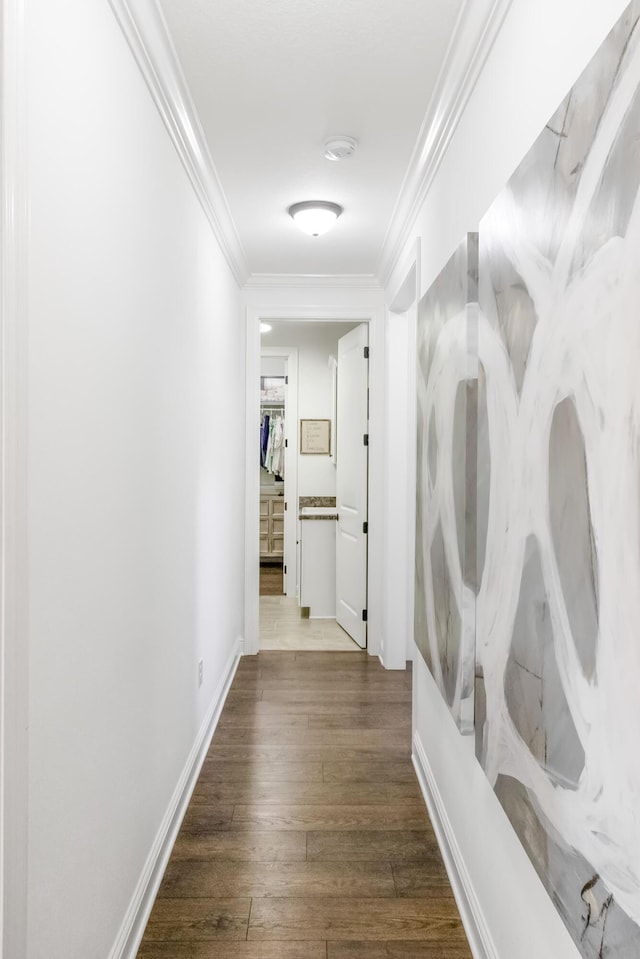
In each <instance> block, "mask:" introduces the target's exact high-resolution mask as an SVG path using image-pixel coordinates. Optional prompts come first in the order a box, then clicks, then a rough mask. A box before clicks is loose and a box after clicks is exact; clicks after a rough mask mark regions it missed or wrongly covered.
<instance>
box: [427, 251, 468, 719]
mask: <svg viewBox="0 0 640 959" xmlns="http://www.w3.org/2000/svg"><path fill="white" fill-rule="evenodd" d="M477 290H478V237H477V234H470V235H469V236H467V237H466V238H465V240H464V242H463V243H462V244H461V245H460V247H459V248H458V250H457V251H456V252H455V253H454V255H453V256H452V257H451V259H450V260H449V262H448V263H447V265H446V266H445V268H444V269H443V270H442V272H441V273H440V275H439V276H438V278H437V279H436V280H435V282H434V284H433V286H432V287H431V289H430V290H429V292H428V293H427V294H426V295H425V296H424V297H423V299H422V301H421V302H420V305H419V310H418V323H417V394H418V396H417V400H418V405H417V473H418V475H417V501H416V582H415V606H414V636H415V641H416V644H417V646H418V649H419V650H420V652H421V654H422V656H423V657H424V659H425V661H426V663H427V666H428V667H429V669H430V671H431V673H432V675H433V677H434V679H435V681H436V683H437V685H438V688H439V689H440V691H441V693H442V695H443V697H444V699H445V700H446V702H447V704H448V706H449V708H450V710H451V712H452V714H453V717H454V719H455V720H456V723H457V724H458V728H459V729H460V730H461V731H462V732H463V733H471V732H472V731H473V728H474V727H473V718H474V706H473V696H474V674H475V602H476V581H475V566H476V545H475V524H474V521H473V518H474V515H475V485H476V475H475V446H473V445H472V446H470V444H474V443H475V426H474V427H473V428H471V424H475V396H476V371H475V369H471V370H470V366H469V357H470V355H471V353H472V352H474V347H473V344H472V342H471V341H472V339H473V330H474V329H475V326H474V324H475V314H476V313H477V299H478V293H477Z"/></svg>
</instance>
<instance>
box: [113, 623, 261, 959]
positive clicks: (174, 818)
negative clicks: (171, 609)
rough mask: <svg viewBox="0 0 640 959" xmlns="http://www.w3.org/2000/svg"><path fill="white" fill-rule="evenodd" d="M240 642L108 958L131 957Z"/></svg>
mask: <svg viewBox="0 0 640 959" xmlns="http://www.w3.org/2000/svg"><path fill="white" fill-rule="evenodd" d="M242 643H243V641H242V638H241V637H238V638H237V639H236V641H235V643H234V646H233V649H232V651H231V655H230V656H229V659H228V660H227V663H226V665H225V669H224V672H223V675H222V678H221V679H220V682H219V683H218V686H217V687H216V691H215V693H214V695H213V700H212V702H211V705H210V707H209V709H208V711H207V714H206V716H205V718H204V721H203V723H202V725H201V727H200V729H199V731H198V735H197V736H196V741H195V743H194V744H193V748H192V749H191V752H190V753H189V758H188V759H187V762H186V764H185V766H184V769H183V770H182V774H181V775H180V778H179V780H178V783H177V785H176V788H175V790H174V792H173V796H172V797H171V800H170V802H169V806H168V808H167V811H166V813H165V815H164V818H163V820H162V823H161V824H160V828H159V830H158V832H157V835H156V838H155V840H154V843H153V846H152V847H151V851H150V853H149V856H148V857H147V861H146V863H145V864H144V868H143V870H142V873H141V875H140V879H139V880H138V884H137V886H136V889H135V891H134V894H133V897H132V899H131V902H130V904H129V908H128V909H127V912H126V915H125V917H124V920H123V923H122V926H121V927H120V932H119V933H118V936H117V938H116V941H115V943H114V945H113V948H112V949H111V952H110V953H109V959H135V955H136V953H137V951H138V947H139V945H140V942H141V940H142V936H143V935H144V930H145V927H146V925H147V921H148V919H149V915H150V913H151V909H152V908H153V903H154V900H155V898H156V896H157V894H158V889H159V888H160V883H161V882H162V877H163V875H164V871H165V869H166V868H167V863H168V862H169V857H170V856H171V850H172V849H173V845H174V843H175V841H176V838H177V835H178V832H179V830H180V825H181V823H182V820H183V818H184V814H185V813H186V811H187V807H188V805H189V801H190V799H191V795H192V793H193V790H194V788H195V785H196V782H197V780H198V776H199V775H200V769H201V768H202V764H203V762H204V759H205V756H206V755H207V750H208V749H209V744H210V743H211V740H212V738H213V734H214V732H215V731H216V726H217V725H218V720H219V719H220V714H221V712H222V708H223V706H224V703H225V700H226V698H227V693H228V692H229V689H230V687H231V683H232V682H233V679H234V676H235V674H236V670H237V668H238V663H239V662H240V651H241V648H242Z"/></svg>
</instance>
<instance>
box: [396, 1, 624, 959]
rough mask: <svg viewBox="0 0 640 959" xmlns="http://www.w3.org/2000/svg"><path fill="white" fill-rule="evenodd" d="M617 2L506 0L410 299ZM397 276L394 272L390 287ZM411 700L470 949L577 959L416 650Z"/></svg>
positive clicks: (450, 159) (514, 161)
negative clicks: (468, 931)
mask: <svg viewBox="0 0 640 959" xmlns="http://www.w3.org/2000/svg"><path fill="white" fill-rule="evenodd" d="M625 6H626V3H625V2H624V0H594V3H592V4H589V5H588V6H585V4H584V3H582V2H580V0H542V2H539V3H535V4H532V3H531V2H529V0H513V3H512V5H511V7H510V10H509V12H508V14H507V16H506V18H505V21H504V24H503V27H502V30H501V32H500V34H499V36H498V38H497V40H496V42H495V44H494V46H493V49H492V51H491V53H490V55H489V58H488V60H487V63H486V65H485V67H484V70H483V72H482V74H481V76H480V79H479V81H478V83H477V85H476V87H475V89H474V91H473V93H472V95H471V97H470V99H469V102H468V105H467V107H466V110H465V112H464V115H463V116H462V118H461V121H460V123H459V125H458V127H457V130H456V132H455V134H454V136H453V138H452V140H451V142H450V144H449V147H448V150H447V152H446V154H445V156H444V159H443V162H442V164H441V166H440V168H439V170H438V173H437V175H436V177H435V179H434V181H433V183H432V186H431V188H430V190H429V193H428V195H427V197H426V199H425V201H424V204H423V206H422V208H421V210H420V212H419V215H418V217H417V220H416V223H415V227H414V230H413V232H412V235H411V237H410V239H409V240H408V243H407V248H406V249H405V251H404V253H403V257H404V258H406V257H407V256H408V255H409V252H410V247H411V246H413V244H415V241H416V240H417V239H419V240H420V243H421V262H420V274H421V283H420V290H419V296H422V295H423V294H424V293H425V292H426V291H427V290H428V288H429V286H430V285H431V283H432V281H433V279H434V278H435V277H436V276H437V274H438V272H439V271H440V269H441V268H442V267H443V265H444V264H445V263H446V261H447V259H448V258H449V256H450V255H451V253H452V252H453V250H454V249H455V247H456V246H457V244H458V243H459V241H460V240H461V238H462V237H463V235H464V234H465V233H466V232H467V231H469V230H474V229H477V226H478V221H479V219H480V218H481V217H482V215H483V214H484V212H485V211H486V209H487V208H488V207H489V205H490V204H491V202H492V200H493V199H494V197H495V196H496V195H497V193H498V192H499V191H500V189H501V188H502V187H503V186H504V184H505V183H506V181H507V180H508V178H509V176H510V175H511V173H512V172H513V170H514V169H515V167H516V166H517V165H518V163H519V162H520V160H521V159H522V158H523V156H524V155H525V153H526V152H527V150H528V148H529V147H530V146H531V144H532V143H533V141H534V140H535V138H536V137H537V135H538V134H539V132H540V130H541V129H542V127H543V126H544V124H545V123H546V122H547V120H548V119H549V117H550V116H551V114H552V113H553V111H554V110H555V109H556V107H557V106H558V104H559V103H560V102H561V100H562V99H563V97H564V96H565V95H566V93H567V91H568V89H569V88H570V86H571V84H572V83H573V82H574V80H575V79H576V78H577V76H578V75H579V74H580V72H581V71H582V69H583V68H584V67H585V66H586V64H587V63H588V61H589V59H590V58H591V56H592V55H593V54H594V52H595V51H596V49H597V48H598V46H599V45H600V43H601V42H602V40H603V39H604V37H605V36H606V34H607V32H608V31H609V29H610V28H611V26H612V25H613V24H614V22H615V21H616V19H617V18H618V16H619V15H620V13H621V12H622V10H623V9H624V8H625ZM401 281H402V277H401V276H400V268H398V270H397V271H396V275H395V276H394V277H392V280H391V283H390V287H394V286H397V285H398V284H399V283H400V282H401ZM395 320H396V318H395V317H391V319H390V320H389V322H390V323H394V322H395ZM396 358H397V357H396ZM401 375H402V374H401V373H400V372H399V371H396V376H397V377H398V378H400V377H401ZM390 389H393V385H392V384H390ZM391 409H392V408H391V407H389V414H388V415H390V413H391ZM412 442H413V441H412ZM391 561H393V558H391ZM414 697H415V702H414V751H415V757H416V761H417V763H418V766H419V768H420V771H421V774H422V775H423V777H424V782H425V790H426V792H427V794H428V796H429V802H430V804H431V808H432V811H433V813H434V815H435V818H436V823H437V824H438V823H439V828H440V829H441V838H443V841H444V842H445V849H446V850H447V854H448V855H449V856H450V866H451V871H452V876H453V878H454V882H455V884H456V886H457V889H458V892H459V894H460V895H461V900H460V902H461V905H462V910H463V915H464V916H465V917H466V918H467V920H468V921H469V923H470V925H469V928H470V929H471V930H472V931H473V930H475V934H472V945H473V948H474V955H475V956H483V957H484V956H491V957H499V959H513V957H514V956H517V957H518V959H533V957H538V956H541V955H545V956H553V957H554V959H569V957H573V959H575V957H576V956H577V955H578V952H577V950H576V947H575V946H574V944H573V942H572V941H571V939H570V937H569V934H568V933H567V931H566V929H565V928H564V925H563V923H562V921H561V920H560V918H559V915H558V913H557V912H556V910H555V908H554V907H553V905H552V903H551V900H550V899H549V897H548V896H547V894H546V892H545V891H544V889H543V887H542V885H541V883H540V882H539V880H538V879H537V876H536V874H535V872H534V870H533V867H532V866H531V865H530V863H529V860H528V859H527V857H526V855H525V854H524V852H523V850H522V847H521V846H520V844H519V842H518V840H517V839H516V837H515V834H514V833H513V830H512V829H511V827H510V826H509V824H508V822H507V820H506V817H505V815H504V813H503V811H502V808H501V807H500V805H499V803H498V802H497V800H496V798H495V796H494V794H493V792H492V790H491V789H490V787H489V784H488V781H487V779H486V777H485V776H484V774H483V773H482V771H481V769H480V767H479V765H478V763H477V762H476V760H475V758H474V755H473V749H472V746H471V741H470V740H466V741H465V740H463V739H462V738H461V737H460V736H459V734H458V732H457V730H456V728H455V726H454V724H453V722H452V721H451V720H450V717H449V716H448V714H447V710H446V708H443V704H442V703H441V702H440V700H439V697H438V693H437V689H436V687H435V685H434V683H433V681H432V680H431V677H430V675H429V673H428V671H427V669H426V667H425V666H424V663H423V662H422V660H421V658H420V656H419V654H417V653H416V657H415V674H414Z"/></svg>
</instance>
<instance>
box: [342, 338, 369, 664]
mask: <svg viewBox="0 0 640 959" xmlns="http://www.w3.org/2000/svg"><path fill="white" fill-rule="evenodd" d="M368 339H369V330H368V326H367V324H366V323H361V324H360V326H357V327H356V328H355V329H353V330H351V332H350V333H347V334H346V336H343V337H342V338H341V339H340V340H339V342H338V399H337V417H336V431H337V433H336V465H337V470H336V473H337V475H336V505H337V510H338V528H337V530H336V620H337V622H338V623H339V625H340V626H342V628H343V629H344V630H345V631H346V632H347V633H349V635H350V636H351V637H352V638H353V639H354V640H355V641H356V643H357V644H358V645H359V646H361V647H362V648H363V649H364V648H365V647H366V645H367V623H366V615H367V614H366V610H367V534H366V532H365V529H366V526H365V523H366V522H367V505H368V502H367V500H368V497H367V487H368V459H369V458H368V432H369V413H368V395H367V389H368V383H369V360H368Z"/></svg>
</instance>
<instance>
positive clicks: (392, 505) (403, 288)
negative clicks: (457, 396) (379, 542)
mask: <svg viewBox="0 0 640 959" xmlns="http://www.w3.org/2000/svg"><path fill="white" fill-rule="evenodd" d="M420 250H421V241H420V238H419V237H418V238H417V239H416V240H415V242H414V243H413V244H411V246H410V248H409V249H408V250H407V251H406V252H405V254H404V255H403V256H402V258H401V260H400V262H399V264H398V265H397V267H396V269H395V271H394V276H393V278H392V282H391V284H390V287H389V296H388V299H389V304H390V305H389V313H388V315H387V318H386V322H387V324H388V331H387V332H388V336H389V337H392V336H393V334H394V326H396V325H397V326H400V324H404V327H405V328H404V329H403V330H402V332H401V335H402V336H403V337H404V338H405V341H406V350H405V357H404V361H403V366H404V377H403V382H402V383H399V384H398V386H397V389H402V390H403V391H404V396H405V402H406V406H405V414H406V424H407V432H406V448H405V450H404V455H400V456H398V455H397V454H396V455H395V456H393V455H391V453H390V451H387V453H386V456H385V461H386V462H387V463H390V462H393V463H395V464H396V473H397V474H398V475H397V476H396V477H395V481H394V478H393V475H390V476H389V479H388V482H387V498H386V504H385V505H386V509H387V511H388V513H387V524H388V526H387V528H388V529H390V530H393V529H394V527H395V528H396V531H395V535H394V536H393V537H392V540H396V542H397V544H398V549H397V553H398V555H392V556H390V557H389V560H388V562H389V565H390V568H391V569H392V570H398V569H400V570H402V571H403V576H402V577H401V579H402V582H403V584H404V585H403V589H404V596H402V595H398V594H397V593H396V595H391V594H389V595H388V596H387V597H386V602H385V622H386V623H387V631H389V629H390V628H391V625H392V624H393V623H394V622H395V628H396V629H397V630H398V631H399V633H400V635H401V636H404V637H405V648H404V649H397V650H396V657H395V659H394V661H393V663H391V662H389V663H388V664H387V665H388V666H389V667H395V668H398V669H404V668H405V666H406V663H407V661H410V660H412V659H413V652H414V648H415V647H414V642H413V604H414V586H415V584H414V570H415V525H416V389H417V387H416V319H417V311H418V297H419V293H420ZM398 333H399V334H400V330H398ZM387 402H389V397H387ZM403 479H404V489H405V493H404V496H401V497H400V498H399V497H398V486H399V484H400V488H401V486H402V480H403ZM390 491H393V492H390ZM389 524H390V525H389ZM398 526H399V527H400V529H401V530H403V532H402V533H401V534H400V535H399V538H398V539H396V537H398V533H397V527H398ZM385 552H386V553H389V552H391V549H390V547H389V546H388V547H387V549H386V551H385ZM401 554H402V555H401ZM385 582H386V584H387V586H388V587H389V588H392V587H393V582H394V577H393V576H387V577H386V578H385ZM395 582H396V583H397V579H396V580H395ZM396 589H397V587H396ZM385 658H386V656H385Z"/></svg>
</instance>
